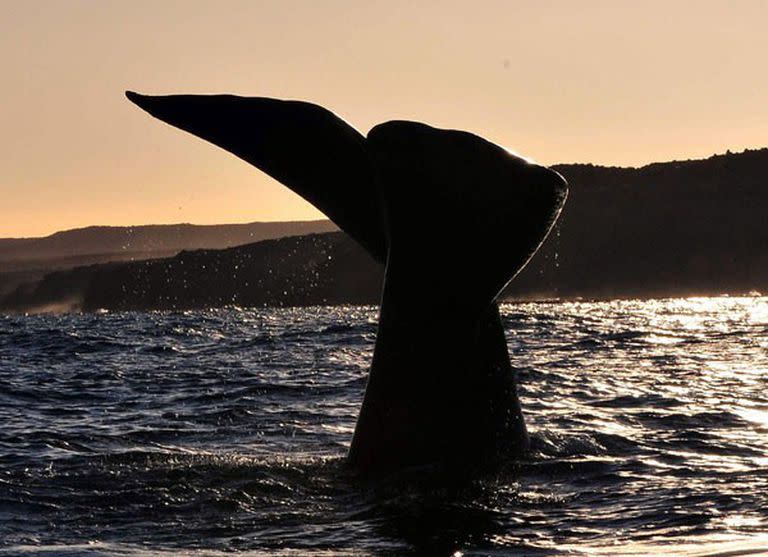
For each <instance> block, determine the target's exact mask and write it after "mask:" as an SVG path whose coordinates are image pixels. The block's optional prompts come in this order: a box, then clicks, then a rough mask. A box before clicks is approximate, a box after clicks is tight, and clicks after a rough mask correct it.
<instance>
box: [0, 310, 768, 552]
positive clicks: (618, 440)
mask: <svg viewBox="0 0 768 557" xmlns="http://www.w3.org/2000/svg"><path fill="white" fill-rule="evenodd" d="M502 316H503V319H504V324H505V329H506V331H507V338H508V342H509V348H510V354H511V358H512V362H513V364H514V365H515V366H516V367H517V368H518V369H519V371H520V375H521V381H522V399H523V404H524V408H525V413H526V417H527V420H528V423H529V427H530V430H531V432H532V433H533V444H534V450H533V453H532V454H531V455H529V456H527V457H526V458H524V459H523V460H521V461H520V462H516V463H510V465H509V466H508V467H507V469H505V470H503V471H501V473H500V474H499V475H498V477H494V478H484V479H482V480H478V481H477V482H475V484H474V485H471V486H465V487H463V488H462V489H460V490H448V491H447V492H446V490H435V489H431V490H430V489H426V490H424V489H420V490H416V489H415V486H409V485H408V483H407V482H404V481H400V480H397V481H393V482H391V483H384V484H382V485H377V486H370V485H367V484H363V483H361V482H360V481H359V480H357V479H355V478H354V476H353V475H351V474H350V473H349V472H348V471H347V470H346V469H345V468H344V466H343V456H344V454H345V451H346V449H347V447H348V446H349V442H350V438H351V433H352V430H353V428H354V423H355V418H356V415H357V411H358V408H359V404H360V401H361V399H362V393H363V390H364V387H365V380H366V371H367V365H368V363H369V361H370V357H371V353H372V349H373V342H374V339H375V332H376V309H375V308H303V309H281V310H278V309H254V310H242V309H237V308H232V309H224V310H208V311H187V312H178V313H123V314H98V315H58V316H56V315H48V316H29V317H22V316H0V403H1V404H0V421H1V423H3V424H4V427H3V428H2V429H0V553H1V552H2V551H3V550H2V548H3V547H5V548H6V549H5V551H6V553H7V554H9V555H16V554H36V553H46V552H49V553H50V554H67V552H68V554H71V555H79V554H89V555H98V554H105V555H106V554H115V553H117V554H128V555H157V554H161V555H162V554H163V553H166V554H168V555H170V554H175V553H176V552H178V551H179V550H181V549H183V550H184V551H188V552H192V553H193V554H194V552H200V554H205V555H209V554H218V553H220V552H230V551H233V550H235V551H238V552H244V553H245V554H254V555H303V554H306V553H308V552H311V553H312V554H319V555H334V556H338V555H369V554H375V555H381V554H384V555H399V554H402V553H408V552H414V553H418V552H419V551H421V552H426V551H429V550H434V551H436V552H441V554H444V555H450V554H451V553H453V552H455V551H460V552H461V553H463V555H465V556H471V555H507V554H509V553H510V552H513V551H515V552H522V553H525V552H528V553H535V554H537V555H541V554H552V553H560V552H566V553H568V554H573V553H587V554H604V555H618V554H630V555H645V554H651V553H658V554H665V555H689V556H691V555H705V554H716V553H718V552H720V553H725V552H728V551H730V552H732V553H729V554H733V555H737V554H755V551H757V550H758V548H763V549H765V551H766V552H768V549H766V548H768V540H766V532H768V498H767V497H766V495H765V494H766V493H768V298H764V297H750V298H693V299H688V300H683V299H675V300H655V301H654V300H651V301H613V302H600V303H593V302H573V303H537V304H533V303H531V304H514V305H512V304H510V305H503V306H502Z"/></svg>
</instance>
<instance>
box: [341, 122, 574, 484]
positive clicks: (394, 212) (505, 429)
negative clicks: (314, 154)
mask: <svg viewBox="0 0 768 557" xmlns="http://www.w3.org/2000/svg"><path fill="white" fill-rule="evenodd" d="M368 144H369V149H370V151H371V153H373V157H374V161H375V167H376V169H377V172H378V175H379V188H380V197H381V200H382V206H383V215H384V221H385V227H386V229H387V231H388V246H389V251H388V258H387V272H386V276H385V282H384V292H383V297H382V305H381V314H380V319H379V331H378V335H377V344H376V349H375V352H374V357H373V364H372V367H371V374H370V377H369V382H368V387H367V389H366V394H365V399H364V402H363V407H362V409H361V412H360V416H359V418H358V423H357V428H356V431H355V437H354V439H353V442H352V449H351V452H350V458H351V460H352V461H353V462H354V463H355V464H356V465H357V467H358V468H360V469H363V470H389V469H392V468H397V467H400V466H404V465H421V464H429V463H440V464H443V465H448V466H451V467H453V468H460V469H467V468H471V467H472V466H473V465H476V464H482V463H487V462H489V461H494V460H495V459H496V458H497V457H499V456H502V455H505V454H509V453H510V452H513V453H514V452H519V450H520V449H521V448H522V447H523V446H524V445H525V444H526V441H527V436H526V433H525V428H524V425H523V420H522V415H521V414H520V409H519V403H518V401H517V397H516V393H515V383H514V375H513V374H512V372H511V368H510V366H509V359H508V355H507V351H506V343H505V338H504V332H503V329H502V327H501V323H500V321H499V316H498V309H497V306H496V304H495V299H496V297H497V296H498V294H499V292H500V291H501V290H502V289H503V287H504V286H505V285H506V284H507V283H508V282H509V281H510V280H511V279H512V278H513V277H514V275H516V274H517V273H518V272H519V271H520V269H522V267H523V266H524V265H525V264H526V263H527V261H528V260H529V259H530V257H531V256H532V255H533V253H534V252H535V251H536V250H537V249H538V247H539V245H540V244H541V242H542V241H543V240H544V238H545V237H546V235H547V234H548V232H549V230H550V228H551V227H552V225H553V223H554V222H555V219H556V218H557V216H558V214H559V212H560V210H561V208H562V206H563V203H564V201H565V198H566V194H567V187H566V184H565V180H563V178H562V177H561V176H560V175H559V174H557V173H556V172H554V171H551V170H549V169H546V168H544V167H541V166H538V165H535V164H532V163H529V162H528V161H526V160H524V159H522V158H520V157H517V156H514V155H512V154H511V153H509V152H507V151H506V150H504V149H503V148H501V147H499V146H498V145H495V144H493V143H490V142H488V141H486V140H484V139H482V138H480V137H478V136H475V135H473V134H470V133H466V132H460V131H453V130H440V129H435V128H432V127H430V126H427V125H424V124H420V123H416V122H400V121H394V122H387V123H384V124H381V125H379V126H376V127H375V128H373V129H372V130H371V131H370V132H369V134H368Z"/></svg>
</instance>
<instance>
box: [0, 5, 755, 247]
mask: <svg viewBox="0 0 768 557" xmlns="http://www.w3.org/2000/svg"><path fill="white" fill-rule="evenodd" d="M0 8H2V18H0V70H1V73H0V76H1V77H0V79H1V80H2V81H1V82H0V85H2V103H0V237H23V236H40V235H46V234H50V233H52V232H54V231H57V230H63V229H68V228H76V227H81V226H88V225H93V224H108V225H137V224H150V223H176V222H191V223H197V224H214V223H231V222H253V221H279V220H303V219H315V218H321V217H322V215H321V214H320V213H318V212H317V211H316V210H315V209H314V208H312V207H311V206H310V205H309V204H307V203H306V202H304V201H303V200H301V199H300V198H299V197H298V196H296V195H295V194H293V193H292V192H290V191H289V190H288V189H287V188H284V187H282V186H280V185H279V184H278V183H277V182H275V181H274V180H272V179H271V178H269V177H267V176H266V175H264V174H262V173H261V172H259V171H258V170H256V169H255V168H253V167H251V166H249V165H248V164H246V163H245V162H243V161H240V160H239V159H237V158H235V157H234V156H232V155H230V154H228V153H226V152H224V151H222V150H220V149H218V148H216V147H214V146H212V145H210V144H207V143H206V142H204V141H202V140H200V139H197V138H195V137H193V136H191V135H188V134H186V133H184V132H181V131H179V130H176V129H174V128H171V127H169V126H167V125H165V124H163V123H161V122H159V121H157V120H154V119H152V118H151V117H149V116H148V115H147V114H146V113H144V112H142V111H141V110H139V109H138V108H137V107H135V106H133V105H132V104H131V103H129V102H128V101H127V100H126V99H125V97H124V96H123V91H124V90H125V89H132V90H136V91H139V92H144V93H155V94H170V93H224V92H228V93H235V94H240V95H252V96H270V97H278V98H293V99H302V100H307V101H311V102H315V103H317V104H320V105H323V106H325V107H326V108H329V109H331V110H333V111H334V112H336V113H337V114H339V115H340V116H342V117H343V118H344V119H345V120H347V121H348V122H350V123H351V124H352V125H354V126H355V127H356V128H357V129H359V130H360V131H362V132H363V133H365V132H367V131H368V129H370V128H371V127H372V126H374V125H375V124H377V123H379V122H383V121H386V120H390V119H395V118H398V119H411V120H419V121H423V122H426V123H429V124H431V125H434V126H438V127H447V128H456V129H465V130H468V131H472V132H474V133H476V134H478V135H481V136H483V137H486V138H487V139H490V140H491V141H494V142H496V143H498V144H500V145H503V146H505V147H508V148H509V149H511V150H514V151H516V152H518V153H521V154H523V155H525V156H526V157H529V158H533V159H535V160H536V161H538V162H541V163H544V164H554V163H563V162H591V163H595V164H606V165H619V166H639V165H643V164H647V163H650V162H654V161H665V160H675V159H688V158H705V157H708V156H710V155H712V154H714V153H722V152H725V151H726V150H731V151H741V150H743V149H745V148H757V147H765V146H768V102H766V100H767V99H768V94H767V93H768V71H766V70H765V64H766V61H765V57H766V53H768V32H766V29H765V26H766V24H767V23H768V2H766V1H763V0H731V1H717V2H715V1H708V0H695V1H683V0H680V1H675V0H665V1H656V0H644V1H643V2H636V1H629V0H627V1H622V0H612V1H597V0H579V1H567V0H563V1H547V0H536V1H514V0H474V1H472V2H451V1H437V0H434V1H431V2H422V1H418V0H407V1H406V0H387V1H381V2H379V1H366V0H354V1H336V0H308V1H295V0H279V1H258V0H253V1H226V0H219V1H215V2H201V1H192V0H185V1H176V2H171V1H158V0H153V1H142V0H132V1H130V2H112V1H108V0H99V1H97V0H92V1H63V0H61V1H44V0H38V1H35V2H28V1H26V0H18V1H17V0H0Z"/></svg>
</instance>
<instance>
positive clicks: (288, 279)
mask: <svg viewBox="0 0 768 557" xmlns="http://www.w3.org/2000/svg"><path fill="white" fill-rule="evenodd" d="M555 168H556V170H558V171H559V172H560V173H561V174H563V176H565V177H566V179H567V180H568V182H569V184H570V194H569V198H568V202H567V203H566V206H565V209H564V210H563V214H562V215H561V217H560V220H559V221H558V223H557V225H556V227H555V229H554V230H553V231H552V233H551V234H550V236H549V238H548V239H547V240H546V241H545V243H544V245H543V246H542V248H541V249H540V250H539V252H538V253H537V254H536V255H535V256H534V258H533V259H532V260H531V262H530V263H529V265H528V266H527V267H526V268H525V269H524V270H523V271H522V272H521V273H520V275H519V276H518V277H517V278H516V279H515V280H513V281H512V283H511V284H510V285H509V286H508V287H507V289H506V291H505V292H504V296H505V297H506V298H508V299H537V298H538V299H541V298H566V299H572V298H589V299H606V298H651V297H668V296H689V295H719V294H733V295H736V294H746V293H750V292H754V291H761V292H763V293H768V178H766V171H767V170H768V149H760V150H752V151H745V152H743V153H739V154H726V155H717V156H713V157H710V158H709V159H706V160H697V161H682V162H668V163H656V164H652V165H648V166H645V167H642V168H608V167H599V166H593V165H583V164H573V165H558V166H556V167H555ZM456 225H457V226H460V225H461V223H456ZM478 249H482V246H478ZM493 256H494V257H504V253H503V250H501V251H499V252H498V253H496V254H493ZM455 264H456V265H461V261H456V262H455ZM381 279H382V270H381V268H380V266H378V265H377V264H376V263H374V262H373V260H372V259H371V258H370V257H368V256H367V255H366V254H365V252H363V250H362V249H361V248H359V247H358V246H357V245H356V244H355V243H354V242H353V241H352V240H351V239H349V238H348V237H346V236H345V235H344V234H342V233H340V232H339V233H332V234H322V235H309V236H301V237H294V238H283V239H281V240H276V241H265V242H258V243H255V244H249V245H246V246H241V247H237V248H231V249H227V250H222V251H215V250H204V251H195V252H183V253H180V254H179V255H177V256H176V257H173V258H168V259H158V260H153V261H146V262H130V263H110V264H106V265H93V266H89V267H80V268H78V269H74V270H71V271H64V272H60V273H54V274H50V275H48V276H46V278H45V279H44V280H43V281H42V282H41V283H40V284H39V285H37V286H35V285H27V286H24V287H20V288H18V289H17V290H16V291H15V292H14V293H12V294H10V295H8V296H6V297H5V298H4V299H0V309H3V308H4V309H5V310H17V311H18V310H21V311H23V310H27V309H30V308H32V309H34V308H36V307H37V308H39V307H48V306H55V305H56V303H59V302H61V303H63V304H69V305H71V306H72V307H76V308H82V309H85V310H94V309H98V308H105V309H111V310H126V309H184V308H197V307H210V306H220V305H228V304H236V305H241V306H261V305H270V306H272V305H276V306H291V305H297V306H302V305H317V304H360V303H365V304H375V303H378V296H379V293H380V288H381Z"/></svg>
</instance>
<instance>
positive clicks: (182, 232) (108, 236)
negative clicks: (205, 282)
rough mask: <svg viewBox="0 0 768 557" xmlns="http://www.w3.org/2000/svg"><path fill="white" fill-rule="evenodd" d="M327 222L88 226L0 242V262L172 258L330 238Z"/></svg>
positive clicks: (332, 226)
mask: <svg viewBox="0 0 768 557" xmlns="http://www.w3.org/2000/svg"><path fill="white" fill-rule="evenodd" d="M334 230H337V228H336V227H335V226H334V225H333V223H331V222H330V221H327V220H318V221H296V222H252V223H248V224H214V225H198V224H153V225H142V226H89V227H87V228H77V229H74V230H65V231H63V232H56V233H55V234H51V235H50V236H45V237H43V238H0V261H29V260H39V259H49V258H54V259H60V258H67V257H74V256H83V255H93V254H109V253H141V254H148V253H156V252H157V253H163V254H167V253H171V252H173V253H175V252H178V251H181V250H183V249H221V248H228V247H232V246H239V245H242V244H250V243H253V242H258V241H260V240H269V239H272V238H282V237H283V236H301V235H304V234H316V233H318V232H331V231H334Z"/></svg>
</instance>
